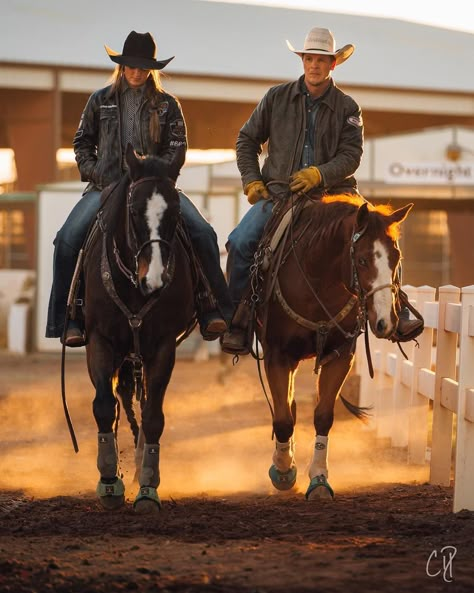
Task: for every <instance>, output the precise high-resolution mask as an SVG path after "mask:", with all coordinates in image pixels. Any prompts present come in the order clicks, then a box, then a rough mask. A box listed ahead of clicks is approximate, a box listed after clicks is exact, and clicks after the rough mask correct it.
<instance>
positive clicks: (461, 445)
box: [356, 285, 474, 512]
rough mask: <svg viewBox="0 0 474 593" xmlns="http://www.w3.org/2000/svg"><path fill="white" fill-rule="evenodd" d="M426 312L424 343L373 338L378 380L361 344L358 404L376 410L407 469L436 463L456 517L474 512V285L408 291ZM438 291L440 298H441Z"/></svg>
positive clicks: (379, 426) (378, 428)
mask: <svg viewBox="0 0 474 593" xmlns="http://www.w3.org/2000/svg"><path fill="white" fill-rule="evenodd" d="M404 290H405V291H406V292H407V294H408V296H409V298H410V301H411V302H412V303H413V304H414V305H415V306H416V308H417V309H418V310H419V311H420V312H421V313H422V315H423V317H424V319H425V329H424V331H423V334H422V335H421V336H420V337H419V338H418V345H415V344H414V343H410V344H407V345H406V347H405V345H403V348H404V350H405V352H406V354H407V356H408V360H406V359H405V358H404V356H403V354H402V353H401V352H400V350H399V348H398V347H397V345H395V344H392V343H391V342H389V341H388V340H377V339H376V338H375V337H374V336H373V335H370V347H371V351H372V357H373V364H374V378H373V379H371V378H370V376H369V373H368V367H367V360H366V355H365V347H364V344H363V341H361V340H360V339H359V342H360V343H359V344H358V347H357V351H356V372H357V374H358V375H359V376H360V395H359V405H361V406H373V410H372V417H371V420H370V428H371V429H373V430H374V431H375V433H376V436H377V438H380V439H386V440H388V442H389V443H390V445H391V446H392V447H398V448H406V452H407V463H411V464H426V463H429V464H430V483H431V484H439V485H443V486H449V485H451V483H452V479H453V477H454V496H453V512H458V511H460V510H462V509H468V510H471V511H472V510H474V285H473V286H466V287H463V288H458V287H455V286H450V285H448V286H441V287H440V288H439V289H438V290H436V289H435V288H432V287H431V286H421V287H418V288H415V287H412V286H405V287H404ZM436 293H438V298H437V300H436Z"/></svg>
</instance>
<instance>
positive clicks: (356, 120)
mask: <svg viewBox="0 0 474 593" xmlns="http://www.w3.org/2000/svg"><path fill="white" fill-rule="evenodd" d="M347 123H348V124H349V125H350V126H354V127H356V128H360V127H361V126H362V118H361V117H357V116H355V115H351V116H350V117H348V118H347Z"/></svg>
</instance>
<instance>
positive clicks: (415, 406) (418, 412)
mask: <svg viewBox="0 0 474 593" xmlns="http://www.w3.org/2000/svg"><path fill="white" fill-rule="evenodd" d="M435 293H436V290H435V289H434V288H432V287H431V286H420V287H419V288H418V290H417V299H416V308H417V309H418V311H420V313H421V314H422V315H423V309H424V304H425V302H426V301H433V300H434V298H435ZM418 344H419V348H415V349H414V355H413V380H412V384H411V394H410V411H409V414H408V462H409V463H413V464H419V465H424V463H425V462H426V445H427V442H428V410H429V400H428V399H427V398H426V397H424V396H423V395H421V394H420V393H418V373H419V371H420V369H422V368H427V369H430V368H431V349H432V346H433V330H432V329H431V328H425V329H424V331H423V333H422V334H421V336H419V337H418Z"/></svg>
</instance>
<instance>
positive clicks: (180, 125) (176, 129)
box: [170, 120, 186, 139]
mask: <svg viewBox="0 0 474 593" xmlns="http://www.w3.org/2000/svg"><path fill="white" fill-rule="evenodd" d="M170 128H171V135H172V136H173V138H180V139H183V138H186V128H185V126H184V121H183V120H177V121H173V122H171V124H170Z"/></svg>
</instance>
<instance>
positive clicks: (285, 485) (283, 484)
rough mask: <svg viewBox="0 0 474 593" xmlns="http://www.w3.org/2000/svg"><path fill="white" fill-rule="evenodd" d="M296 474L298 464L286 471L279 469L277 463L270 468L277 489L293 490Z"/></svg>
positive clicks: (271, 477)
mask: <svg viewBox="0 0 474 593" xmlns="http://www.w3.org/2000/svg"><path fill="white" fill-rule="evenodd" d="M296 474H297V469H296V465H294V466H293V467H290V469H289V470H288V471H286V472H281V471H279V470H277V468H276V466H275V465H272V466H271V468H270V469H269V470H268V475H269V476H270V480H271V481H272V484H273V485H274V486H275V488H276V489H277V490H291V489H292V488H293V486H294V485H295V483H296Z"/></svg>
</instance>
